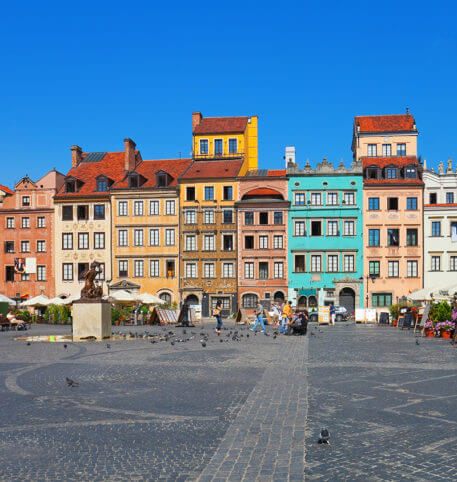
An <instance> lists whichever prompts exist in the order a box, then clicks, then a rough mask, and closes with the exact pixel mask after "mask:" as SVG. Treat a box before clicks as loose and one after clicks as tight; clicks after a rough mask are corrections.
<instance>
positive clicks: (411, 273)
mask: <svg viewBox="0 0 457 482" xmlns="http://www.w3.org/2000/svg"><path fill="white" fill-rule="evenodd" d="M406 276H407V278H417V277H418V276H419V262H418V261H417V260H415V259H408V260H407V261H406Z"/></svg>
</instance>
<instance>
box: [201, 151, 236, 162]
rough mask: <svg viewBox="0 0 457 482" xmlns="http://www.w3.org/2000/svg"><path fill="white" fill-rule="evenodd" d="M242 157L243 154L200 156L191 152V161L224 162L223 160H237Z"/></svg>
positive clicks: (229, 153)
mask: <svg viewBox="0 0 457 482" xmlns="http://www.w3.org/2000/svg"><path fill="white" fill-rule="evenodd" d="M243 156H244V152H216V153H214V154H210V153H208V154H200V153H196V152H193V153H192V159H196V160H198V159H200V160H221V161H222V160H224V159H238V158H240V157H243Z"/></svg>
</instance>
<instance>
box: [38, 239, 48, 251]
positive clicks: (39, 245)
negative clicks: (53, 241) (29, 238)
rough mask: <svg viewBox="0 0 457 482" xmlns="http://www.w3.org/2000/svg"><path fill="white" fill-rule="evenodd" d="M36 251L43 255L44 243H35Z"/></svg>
mask: <svg viewBox="0 0 457 482" xmlns="http://www.w3.org/2000/svg"><path fill="white" fill-rule="evenodd" d="M36 250H37V253H45V252H46V241H42V240H40V241H37V242H36Z"/></svg>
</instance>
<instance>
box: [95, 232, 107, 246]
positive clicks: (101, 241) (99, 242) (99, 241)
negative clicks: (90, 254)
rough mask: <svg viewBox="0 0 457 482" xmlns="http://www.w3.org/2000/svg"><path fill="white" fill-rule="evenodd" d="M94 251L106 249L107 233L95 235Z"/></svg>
mask: <svg viewBox="0 0 457 482" xmlns="http://www.w3.org/2000/svg"><path fill="white" fill-rule="evenodd" d="M94 249H105V233H94Z"/></svg>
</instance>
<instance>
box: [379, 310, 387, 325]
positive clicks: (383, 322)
mask: <svg viewBox="0 0 457 482" xmlns="http://www.w3.org/2000/svg"><path fill="white" fill-rule="evenodd" d="M379 324H380V325H388V324H389V313H387V311H381V312H380V313H379Z"/></svg>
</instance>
